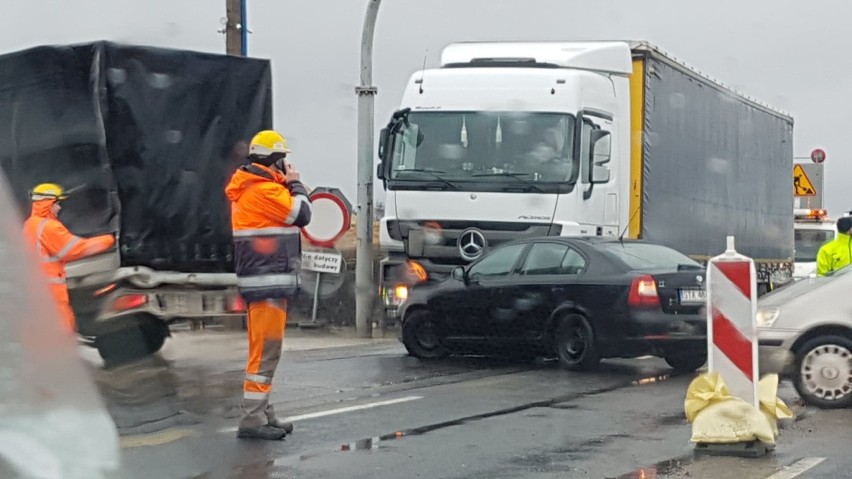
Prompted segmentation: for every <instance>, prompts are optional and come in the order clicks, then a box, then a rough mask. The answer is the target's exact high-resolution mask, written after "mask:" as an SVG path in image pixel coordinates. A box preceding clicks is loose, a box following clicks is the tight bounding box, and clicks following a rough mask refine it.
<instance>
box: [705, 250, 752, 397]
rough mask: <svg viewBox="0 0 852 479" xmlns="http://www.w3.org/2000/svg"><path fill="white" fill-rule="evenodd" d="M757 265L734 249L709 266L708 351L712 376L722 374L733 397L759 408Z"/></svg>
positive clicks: (717, 258) (711, 261) (716, 258)
mask: <svg viewBox="0 0 852 479" xmlns="http://www.w3.org/2000/svg"><path fill="white" fill-rule="evenodd" d="M756 277H757V275H756V273H755V268H754V261H752V260H751V258H748V257H746V256H743V255H741V254H739V253H737V252H736V250H735V249H734V238H733V237H732V236H729V237H728V250H727V251H725V253H724V254H722V255H720V256H717V257H715V258H713V259H711V260H710V262H709V264H708V266H707V347H708V351H707V352H708V367H709V370H710V372H718V373H719V374H720V375H721V376H722V379H724V381H725V384H727V385H728V390H729V391H730V392H731V395H732V396H734V397H738V398H740V399H742V400H744V401H746V402H747V403H749V404H753V405H754V407H759V406H758V394H757V384H758V380H759V374H758V365H757V326H756V324H755V313H756V309H757V281H756Z"/></svg>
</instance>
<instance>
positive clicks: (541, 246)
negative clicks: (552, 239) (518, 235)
mask: <svg viewBox="0 0 852 479" xmlns="http://www.w3.org/2000/svg"><path fill="white" fill-rule="evenodd" d="M567 252H568V247H567V246H565V245H561V244H556V243H536V244H534V245H532V248H530V252H529V254H528V255H527V259H526V261H525V262H524V267H523V268H521V274H522V275H524V276H540V275H547V274H559V273H560V271H561V269H562V266H561V264H562V259H563V258H564V257H565V254H566V253H567Z"/></svg>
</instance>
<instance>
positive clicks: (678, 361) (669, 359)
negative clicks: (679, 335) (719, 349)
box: [663, 351, 707, 373]
mask: <svg viewBox="0 0 852 479" xmlns="http://www.w3.org/2000/svg"><path fill="white" fill-rule="evenodd" d="M663 359H665V360H666V363H668V365H669V366H671V367H672V369H674V370H675V371H677V372H680V373H691V372H693V371H695V370H696V369H698V368H700V367H701V366H704V363H706V362H707V351H698V352H678V353H669V354H666V355H665V356H664V357H663Z"/></svg>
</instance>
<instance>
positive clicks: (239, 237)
mask: <svg viewBox="0 0 852 479" xmlns="http://www.w3.org/2000/svg"><path fill="white" fill-rule="evenodd" d="M225 194H226V195H227V197H228V199H229V200H231V226H232V229H233V234H234V266H235V270H236V271H235V272H236V273H237V286H238V287H239V290H240V294H241V295H242V296H243V298H245V300H246V301H248V302H255V301H263V300H266V299H274V298H288V297H290V296H291V295H292V294H293V293H295V291H296V288H298V285H299V282H298V274H299V265H300V262H301V258H302V248H301V230H300V228H301V227H303V226H306V225H307V224H308V223H309V222H310V221H311V201H310V199H309V198H308V193H307V191H306V189H305V187H304V185H302V183H301V182H299V181H292V182H290V183H288V184H286V185H285V184H284V176H282V175H281V174H280V173H278V172H275V171H272V170H271V169H269V168H267V167H265V166H263V165H259V164H257V163H252V164H250V165H246V166H243V167H241V168H240V169H238V170H237V171H236V172H235V173H234V175H233V177H231V181H230V183H229V184H228V186H227V187H226V188H225Z"/></svg>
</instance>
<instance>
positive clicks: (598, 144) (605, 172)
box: [589, 130, 612, 183]
mask: <svg viewBox="0 0 852 479" xmlns="http://www.w3.org/2000/svg"><path fill="white" fill-rule="evenodd" d="M590 140H591V144H592V148H591V150H592V151H591V154H590V158H589V160H590V162H591V167H592V168H591V171H592V177H591V183H607V182H608V181H609V180H610V176H611V172H610V169H609V167H608V166H606V164H607V163H609V162H610V160H612V134H611V133H610V132H608V131H603V130H594V131H592V132H591V138H590Z"/></svg>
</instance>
